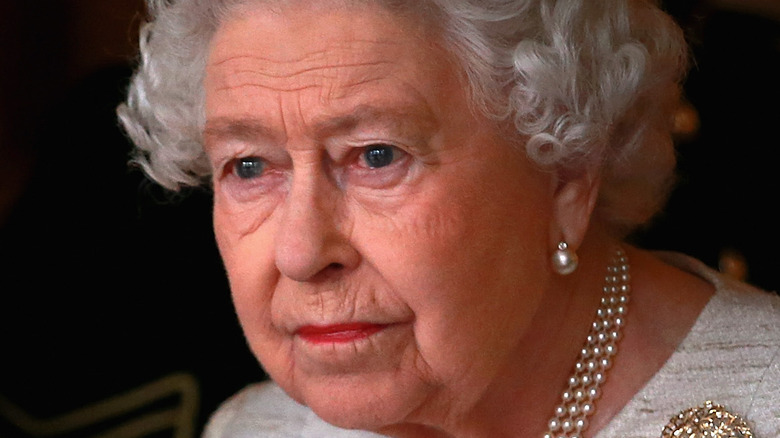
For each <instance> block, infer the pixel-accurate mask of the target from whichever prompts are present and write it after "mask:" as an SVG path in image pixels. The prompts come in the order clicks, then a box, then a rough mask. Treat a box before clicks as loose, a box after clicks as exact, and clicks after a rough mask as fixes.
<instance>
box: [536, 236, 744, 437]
mask: <svg viewBox="0 0 780 438" xmlns="http://www.w3.org/2000/svg"><path fill="white" fill-rule="evenodd" d="M630 281H631V276H630V275H629V264H628V258H627V257H626V255H625V253H623V251H622V250H620V249H619V250H617V252H616V253H615V257H614V258H613V259H612V262H611V263H610V265H609V266H608V267H607V274H606V276H605V278H604V288H603V294H604V295H603V297H602V298H601V306H600V307H599V309H598V310H597V311H596V318H595V319H594V321H593V324H592V325H591V329H590V333H588V337H587V338H586V340H585V344H584V346H583V347H582V350H580V355H579V358H578V359H577V363H576V364H575V365H574V373H573V374H572V375H571V377H569V379H568V380H567V382H568V383H567V388H566V390H564V391H563V394H562V396H561V404H560V405H559V406H557V407H556V408H555V411H554V415H553V417H552V418H551V419H550V421H548V422H547V426H548V429H547V432H546V433H545V434H544V435H542V437H543V438H579V437H581V436H582V434H583V432H585V429H587V427H588V417H589V416H590V415H592V414H593V411H594V410H595V403H596V399H598V397H599V395H600V394H601V391H600V389H599V387H600V386H601V385H602V384H603V383H604V382H605V381H606V378H607V371H608V370H609V368H610V367H611V366H612V361H613V359H614V356H615V354H616V353H617V342H618V340H619V339H620V338H621V330H622V329H623V326H624V325H625V322H626V320H625V316H626V313H627V311H628V301H629V292H630V291H631V286H630ZM724 436H725V435H724ZM750 437H751V438H752V435H751V436H750ZM664 438H666V437H664ZM674 438H677V436H676V435H675V436H674Z"/></svg>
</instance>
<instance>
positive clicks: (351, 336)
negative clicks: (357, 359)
mask: <svg viewBox="0 0 780 438" xmlns="http://www.w3.org/2000/svg"><path fill="white" fill-rule="evenodd" d="M385 327H386V325H382V324H371V323H367V322H354V323H346V324H333V325H324V326H316V325H306V326H303V327H301V328H299V329H298V330H296V332H295V334H296V335H298V336H300V337H301V338H303V339H304V340H306V341H307V342H311V343H314V344H338V343H344V342H354V341H357V340H360V339H365V338H367V337H369V336H371V335H373V334H374V333H377V332H379V331H381V330H382V329H384V328H385Z"/></svg>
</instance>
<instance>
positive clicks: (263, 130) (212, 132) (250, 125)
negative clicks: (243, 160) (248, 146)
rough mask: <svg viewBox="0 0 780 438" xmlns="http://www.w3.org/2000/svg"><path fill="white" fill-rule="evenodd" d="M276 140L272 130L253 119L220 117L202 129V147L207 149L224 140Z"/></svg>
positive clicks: (207, 123)
mask: <svg viewBox="0 0 780 438" xmlns="http://www.w3.org/2000/svg"><path fill="white" fill-rule="evenodd" d="M258 138H265V139H276V135H274V132H273V130H271V129H270V128H269V127H267V126H265V125H263V124H262V123H261V122H260V121H259V120H257V119H254V118H249V117H247V118H238V119H236V118H232V117H220V118H216V119H213V120H208V121H207V122H206V127H205V128H204V129H203V142H204V146H205V147H206V148H208V146H209V145H213V144H215V143H218V142H220V141H225V140H245V141H251V140H257V139H258Z"/></svg>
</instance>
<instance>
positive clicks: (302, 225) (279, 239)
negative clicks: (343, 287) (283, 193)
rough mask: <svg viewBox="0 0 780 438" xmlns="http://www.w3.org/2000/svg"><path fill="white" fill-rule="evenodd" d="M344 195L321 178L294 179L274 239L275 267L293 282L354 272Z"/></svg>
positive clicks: (355, 257)
mask: <svg viewBox="0 0 780 438" xmlns="http://www.w3.org/2000/svg"><path fill="white" fill-rule="evenodd" d="M343 200H344V198H343V194H342V193H341V189H340V188H339V187H337V186H336V184H335V183H334V182H333V181H331V180H329V179H328V178H327V177H326V176H324V175H319V176H315V175H309V176H308V177H307V178H300V179H298V180H297V181H296V180H295V178H294V181H293V183H292V187H291V188H290V191H289V192H288V194H287V198H286V199H285V202H284V206H283V208H284V212H283V214H282V217H281V224H280V226H279V228H278V231H277V234H276V237H275V245H276V248H275V251H276V267H277V269H278V270H279V272H281V274H282V275H284V276H286V277H288V278H290V279H292V280H295V281H301V282H305V281H317V280H318V279H323V278H324V277H326V276H330V275H337V274H341V273H343V272H345V271H348V270H351V269H353V268H354V267H355V266H356V265H357V264H358V262H359V254H358V252H357V251H356V250H355V248H353V247H352V245H351V243H350V235H351V226H352V225H351V221H350V219H349V218H348V217H346V214H345V212H344V206H343Z"/></svg>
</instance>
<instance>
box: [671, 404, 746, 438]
mask: <svg viewBox="0 0 780 438" xmlns="http://www.w3.org/2000/svg"><path fill="white" fill-rule="evenodd" d="M661 438H754V437H753V432H752V431H751V430H750V427H748V425H747V422H745V420H743V419H742V418H740V417H739V416H738V415H734V414H732V413H730V412H729V411H727V410H726V408H724V407H723V406H720V405H716V404H715V403H713V402H711V401H707V402H705V403H704V406H699V407H697V408H691V409H686V410H684V411H682V412H680V413H679V414H677V415H675V416H674V417H672V419H671V420H670V421H669V424H667V425H666V427H665V428H664V433H663V435H662V436H661Z"/></svg>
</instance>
